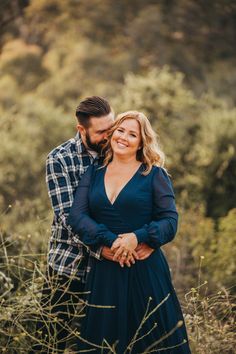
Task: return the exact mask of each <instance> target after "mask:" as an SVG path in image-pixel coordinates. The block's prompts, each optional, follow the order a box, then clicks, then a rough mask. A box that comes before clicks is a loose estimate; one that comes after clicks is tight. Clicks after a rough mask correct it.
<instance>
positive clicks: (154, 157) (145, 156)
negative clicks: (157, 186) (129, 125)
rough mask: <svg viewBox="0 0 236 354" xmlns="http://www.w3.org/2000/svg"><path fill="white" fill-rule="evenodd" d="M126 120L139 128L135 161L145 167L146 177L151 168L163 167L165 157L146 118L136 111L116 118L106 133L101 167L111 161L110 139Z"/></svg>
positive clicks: (144, 173) (121, 114)
mask: <svg viewBox="0 0 236 354" xmlns="http://www.w3.org/2000/svg"><path fill="white" fill-rule="evenodd" d="M126 119H135V120H136V121H137V122H138V123H139V126H140V131H141V142H142V147H141V149H139V150H138V151H137V160H138V161H141V162H143V163H144V164H145V165H146V168H145V170H144V172H143V175H148V174H149V172H150V171H151V169H152V166H160V167H164V161H165V155H164V153H163V151H162V150H161V148H160V146H159V143H158V141H157V135H156V133H155V132H154V130H153V129H152V126H151V124H150V122H149V120H148V118H147V117H146V116H145V115H144V114H143V113H141V112H138V111H127V112H124V113H120V114H119V115H118V116H117V118H116V120H115V123H114V125H113V126H112V127H111V128H110V129H109V131H108V132H107V138H108V139H107V142H106V143H105V144H104V147H103V151H104V152H105V159H104V162H103V166H104V167H105V166H107V165H108V164H109V162H110V161H112V157H113V151H112V148H111V137H112V135H113V133H114V131H115V130H116V129H117V128H118V127H119V126H120V124H121V123H122V122H124V121H125V120H126Z"/></svg>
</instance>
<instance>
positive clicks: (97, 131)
mask: <svg viewBox="0 0 236 354" xmlns="http://www.w3.org/2000/svg"><path fill="white" fill-rule="evenodd" d="M107 130H108V128H107V129H103V130H96V133H104V132H106V131H107Z"/></svg>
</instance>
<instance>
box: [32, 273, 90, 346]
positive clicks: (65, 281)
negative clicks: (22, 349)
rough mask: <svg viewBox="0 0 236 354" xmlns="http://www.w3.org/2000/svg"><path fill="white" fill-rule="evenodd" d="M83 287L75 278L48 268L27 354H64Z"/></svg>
mask: <svg viewBox="0 0 236 354" xmlns="http://www.w3.org/2000/svg"><path fill="white" fill-rule="evenodd" d="M82 292H83V284H82V282H81V281H80V280H79V279H76V277H74V278H72V277H67V276H61V275H58V274H56V272H54V271H53V270H52V268H49V270H48V274H47V279H46V281H45V282H44V286H43V291H42V298H41V303H40V304H41V309H42V314H41V315H40V319H38V320H37V325H36V333H35V338H36V339H37V341H38V342H37V343H36V344H34V345H33V347H32V349H31V351H30V353H63V352H64V350H65V347H66V342H67V340H68V339H69V338H71V337H72V335H71V327H70V325H71V322H72V320H73V318H74V316H75V311H76V308H77V305H78V303H79V301H80V300H81V299H82V297H83V294H82Z"/></svg>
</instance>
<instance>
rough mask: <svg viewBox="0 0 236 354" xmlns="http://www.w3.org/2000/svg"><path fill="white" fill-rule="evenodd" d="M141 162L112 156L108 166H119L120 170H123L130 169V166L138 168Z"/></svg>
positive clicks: (133, 158) (131, 158)
mask: <svg viewBox="0 0 236 354" xmlns="http://www.w3.org/2000/svg"><path fill="white" fill-rule="evenodd" d="M140 164H141V162H140V161H138V160H136V158H135V157H133V156H132V157H130V158H129V157H127V156H126V157H125V158H122V157H119V156H113V159H112V161H111V162H110V165H112V166H113V167H117V166H120V167H121V168H125V167H131V166H133V167H134V166H138V165H140Z"/></svg>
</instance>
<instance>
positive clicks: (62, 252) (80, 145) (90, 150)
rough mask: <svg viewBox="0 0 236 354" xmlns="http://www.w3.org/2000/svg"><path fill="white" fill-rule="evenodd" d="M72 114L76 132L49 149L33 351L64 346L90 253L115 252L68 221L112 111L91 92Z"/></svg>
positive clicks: (141, 252) (145, 252) (146, 251)
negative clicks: (48, 210) (44, 259)
mask: <svg viewBox="0 0 236 354" xmlns="http://www.w3.org/2000/svg"><path fill="white" fill-rule="evenodd" d="M76 117H77V119H78V126H77V129H78V133H77V135H76V136H75V138H72V139H70V140H68V141H66V142H65V143H63V144H62V145H60V146H58V147H57V148H55V149H53V150H52V151H51V152H50V153H49V155H48V158H47V163H46V182H47V187H48V193H49V197H50V199H51V204H52V207H53V210H54V219H53V224H52V234H51V239H50V243H49V253H48V274H47V277H46V281H45V284H44V289H43V294H42V300H41V306H42V311H43V313H42V320H41V321H39V322H38V324H37V331H36V339H37V344H35V345H34V346H33V351H32V353H35V352H36V353H50V352H54V353H60V352H63V351H64V349H65V346H66V341H67V339H68V338H69V336H70V334H71V333H72V331H71V328H70V323H71V320H72V319H73V317H74V316H75V313H76V305H77V304H78V303H79V302H80V301H81V299H82V293H83V284H84V283H85V281H86V277H87V275H88V273H89V270H90V266H89V264H90V262H89V260H90V259H91V258H90V257H96V258H98V259H101V260H102V258H103V257H104V258H107V259H109V260H112V259H113V255H114V254H113V253H112V252H111V250H110V249H109V248H107V247H102V248H98V249H91V248H90V249H89V248H88V247H86V246H85V245H83V244H82V243H81V241H80V239H79V235H75V234H73V232H72V230H71V229H70V227H69V226H68V225H67V217H68V214H69V210H70V207H71V205H72V202H73V196H74V193H75V190H76V188H77V186H78V183H79V181H80V179H81V176H82V175H83V174H84V172H85V171H86V170H87V168H88V167H89V166H90V165H91V164H92V163H97V161H98V159H99V154H100V152H101V146H102V143H103V142H104V140H105V139H106V133H107V130H108V129H109V128H110V127H111V126H112V124H113V121H114V113H113V111H112V109H111V107H110V105H109V103H108V102H107V101H106V100H105V99H103V98H101V97H97V96H92V97H88V98H86V99H85V100H83V101H82V102H80V104H79V106H78V107H77V109H76ZM151 252H152V249H150V248H149V247H148V246H146V245H143V246H140V247H139V248H138V249H137V254H138V256H139V257H140V259H144V258H146V257H148V256H149V255H150V253H151ZM127 265H128V264H127ZM43 340H44V343H43V342H42V341H43Z"/></svg>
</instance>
